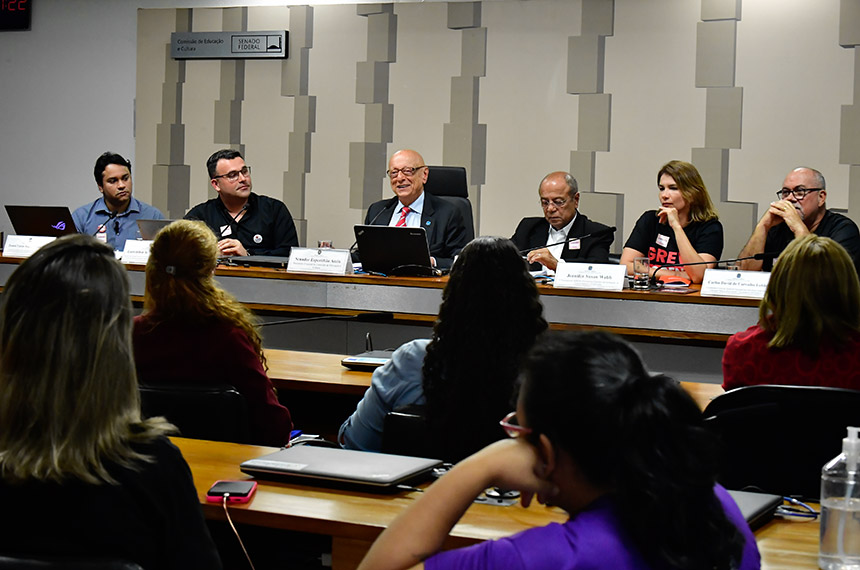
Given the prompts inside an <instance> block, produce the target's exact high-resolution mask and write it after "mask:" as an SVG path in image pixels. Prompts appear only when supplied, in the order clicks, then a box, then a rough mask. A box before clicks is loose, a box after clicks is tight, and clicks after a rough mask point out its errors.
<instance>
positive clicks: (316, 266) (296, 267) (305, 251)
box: [287, 247, 353, 275]
mask: <svg viewBox="0 0 860 570" xmlns="http://www.w3.org/2000/svg"><path fill="white" fill-rule="evenodd" d="M287 272H288V273H323V274H326V275H352V272H353V269H352V255H350V253H349V250H348V249H330V248H325V247H323V248H317V249H315V248H309V247H294V248H292V249H291V250H290V262H289V263H288V264H287Z"/></svg>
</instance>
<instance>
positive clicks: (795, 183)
mask: <svg viewBox="0 0 860 570" xmlns="http://www.w3.org/2000/svg"><path fill="white" fill-rule="evenodd" d="M776 196H777V200H776V201H775V202H771V203H770V207H769V208H768V210H767V212H765V214H764V216H762V218H761V219H760V220H759V222H758V224H756V227H755V230H754V231H753V234H752V236H751V237H750V239H749V241H748V242H747V244H746V246H744V248H743V250H741V252H740V254H738V257H750V256H753V255H755V254H757V253H763V252H767V253H768V254H770V253H773V254H775V255H778V254H779V253H782V250H784V249H785V248H786V246H788V244H789V243H790V242H791V241H792V240H793V239H794V238H798V237H803V236H805V235H807V234H810V233H814V234H816V235H819V236H823V237H829V238H831V239H833V240H834V241H837V242H839V244H840V245H842V247H844V248H845V249H846V250H848V254H849V255H850V256H851V259H852V260H854V266H855V267H857V265H858V261H860V233H858V231H857V224H855V223H854V222H853V221H851V219H849V218H847V217H845V216H843V215H842V214H837V213H836V212H832V211H830V210H828V209H827V205H826V203H825V201H826V199H827V190H826V184H825V182H824V176H823V175H822V174H821V173H820V172H819V171H817V170H815V169H814V168H807V167H805V166H800V167H798V168H795V169H794V170H792V171H791V172H789V173H788V176H786V177H785V180H784V181H783V183H782V189H780V190H778V191H777V192H776ZM741 268H742V269H745V270H747V271H760V270H764V271H770V270H771V269H772V268H773V257H769V258H767V259H764V260H754V259H750V260H747V261H743V262H741Z"/></svg>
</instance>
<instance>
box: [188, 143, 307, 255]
mask: <svg viewBox="0 0 860 570" xmlns="http://www.w3.org/2000/svg"><path fill="white" fill-rule="evenodd" d="M206 169H207V171H208V172H209V183H210V184H211V185H212V188H214V189H215V192H217V193H218V196H216V197H215V198H212V199H211V200H208V201H206V202H203V203H202V204H197V205H196V206H194V207H193V208H191V210H190V211H189V212H188V213H187V214H185V218H186V219H188V220H200V221H202V222H206V224H207V225H208V226H209V228H210V229H211V230H212V231H213V232H215V235H216V236H218V251H219V255H221V256H222V257H226V256H232V255H239V256H245V255H275V256H281V257H286V256H288V255H290V250H291V249H292V248H293V246H297V245H299V238H298V236H297V234H296V224H295V222H293V216H292V215H291V214H290V210H289V209H288V208H287V205H286V204H284V203H283V202H281V201H280V200H278V199H276V198H270V197H269V196H261V195H259V194H255V193H253V192H251V188H252V187H253V185H252V183H251V167H250V166H248V165H247V164H245V159H244V158H243V157H242V153H240V152H239V151H238V150H232V149H229V148H225V149H222V150H219V151H216V152H214V153H212V156H210V157H209V158H208V159H207V160H206Z"/></svg>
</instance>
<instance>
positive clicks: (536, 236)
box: [511, 172, 615, 271]
mask: <svg viewBox="0 0 860 570" xmlns="http://www.w3.org/2000/svg"><path fill="white" fill-rule="evenodd" d="M538 195H539V196H540V205H541V208H542V209H543V217H542V218H523V219H522V220H521V221H520V223H519V225H518V226H517V230H516V232H514V236H513V237H512V238H511V241H513V242H514V244H515V245H516V246H517V247H518V248H519V249H520V250H526V249H532V248H536V247H539V246H541V245H546V246H547V247H543V248H540V249H534V250H533V251H530V252H528V257H527V259H528V261H529V263H530V264H531V267H530V269H531V270H532V271H537V270H539V269H540V268H541V265H543V266H544V267H546V268H547V269H548V270H552V271H555V269H556V267H557V266H558V260H559V259H563V260H564V261H570V262H578V263H608V262H609V247H610V246H611V245H612V241H613V240H614V239H615V238H614V235H613V232H612V231H609V228H608V227H607V226H605V225H603V224H601V223H598V222H593V221H591V220H589V219H588V217H586V215H585V214H583V213H581V212H580V211H579V210H578V209H577V208H579V187H578V185H577V183H576V178H574V177H573V176H571V175H570V174H569V173H567V172H552V173H550V174H547V175H546V176H545V177H544V179H543V180H541V183H540V186H538ZM594 234H598V235H594ZM593 235H594V237H592V236H593ZM584 236H587V237H584ZM577 238H579V239H577Z"/></svg>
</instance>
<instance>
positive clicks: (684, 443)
mask: <svg viewBox="0 0 860 570" xmlns="http://www.w3.org/2000/svg"><path fill="white" fill-rule="evenodd" d="M523 368H524V372H523V376H522V377H523V386H522V388H521V390H520V395H519V401H518V403H517V408H516V411H515V412H511V413H510V414H508V415H506V416H504V418H503V419H502V421H501V422H500V423H501V425H502V426H504V428H505V430H506V431H507V433H508V435H510V436H511V438H512V439H507V440H504V441H498V442H495V443H493V444H492V445H490V446H488V447H486V448H485V449H483V450H481V451H479V452H478V453H476V454H474V455H472V456H470V457H468V458H467V459H465V460H463V461H461V462H460V463H458V464H457V465H455V466H454V468H453V469H452V470H451V471H450V472H448V473H447V474H445V476H444V477H442V478H440V479H439V480H437V481H436V482H435V483H433V484H432V485H431V486H430V487H429V488H428V489H427V490H426V491H425V493H424V494H423V495H422V496H421V497H420V498H419V499H418V500H416V501H415V502H414V503H413V504H412V505H411V506H410V507H409V508H408V509H407V510H406V511H405V512H403V513H402V514H401V515H400V516H399V517H398V518H397V519H395V520H394V521H393V522H392V523H391V524H390V525H388V528H387V529H386V530H385V531H384V532H383V533H382V534H381V535H380V536H379V538H378V539H377V540H376V542H375V543H374V545H373V547H371V549H370V551H369V552H368V553H367V556H366V557H365V559H364V560H363V561H362V563H361V565H360V566H359V570H370V569H375V570H399V569H404V568H427V569H428V570H434V569H436V568H445V569H446V570H447V569H456V570H479V569H484V568H486V569H490V568H505V569H507V570H519V569H522V570H525V569H529V568H534V569H545V568H552V569H555V570H575V569H585V568H612V569H613V570H646V569H651V568H655V569H656V568H660V569H663V570H669V569H673V570H681V569H685V570H700V569H704V568H707V569H709V570H753V569H757V568H759V567H760V565H761V560H760V557H759V553H758V548H757V546H756V542H755V537H754V536H753V534H752V532H751V531H750V528H749V526H748V525H747V524H746V521H744V517H743V515H742V514H741V512H740V509H738V507H737V505H736V504H735V503H734V501H733V500H732V498H731V496H730V495H729V494H728V492H727V491H726V490H725V489H724V488H723V487H721V486H720V485H718V484H716V482H715V471H716V461H715V457H714V449H715V447H716V442H715V436H714V435H713V434H712V433H710V432H709V431H708V430H706V429H705V427H704V425H703V421H702V414H701V412H700V411H699V407H698V406H697V405H696V403H695V402H694V401H693V399H692V398H691V397H690V396H689V395H688V394H687V393H686V392H685V391H684V389H683V388H681V387H680V386H679V385H678V383H677V382H675V381H674V380H672V379H671V378H668V377H666V376H652V375H651V374H649V373H648V371H647V370H646V369H645V365H644V363H643V362H642V359H641V357H640V356H639V354H637V353H636V351H635V350H634V349H633V348H632V347H631V346H630V345H629V344H627V343H626V342H624V341H623V340H621V339H620V338H618V337H615V336H613V335H610V334H607V333H603V332H586V333H583V332H578V333H571V332H565V333H548V334H547V335H545V336H542V337H540V339H539V340H538V342H537V343H535V346H534V348H533V349H532V351H531V352H530V353H529V355H528V357H527V358H526V359H525V362H524V365H523ZM500 418H501V416H500ZM494 485H497V486H499V487H502V488H505V489H517V490H520V491H521V492H522V501H523V504H524V505H526V506H528V504H529V503H530V502H531V500H532V498H534V497H535V496H537V498H538V500H539V501H541V502H544V503H550V504H552V505H555V506H557V507H560V508H562V509H564V510H565V511H566V512H567V513H568V514H569V515H570V518H569V519H568V520H567V521H566V522H564V523H563V524H558V523H552V524H549V525H547V526H543V527H535V528H531V529H529V530H526V531H524V532H521V533H519V534H516V535H514V536H509V537H505V538H501V539H499V540H489V541H486V542H482V543H479V544H475V545H473V546H469V547H466V548H461V549H458V550H447V551H442V548H443V545H444V543H445V539H446V538H447V536H448V533H449V531H450V530H451V528H452V527H453V526H454V525H455V524H456V523H457V521H458V520H459V519H460V517H461V516H462V515H463V513H464V512H465V511H466V510H467V509H468V508H469V507H470V506H471V505H472V502H473V501H474V499H475V497H477V496H478V495H480V493H481V492H482V491H483V490H484V489H486V488H488V487H492V486H494Z"/></svg>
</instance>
